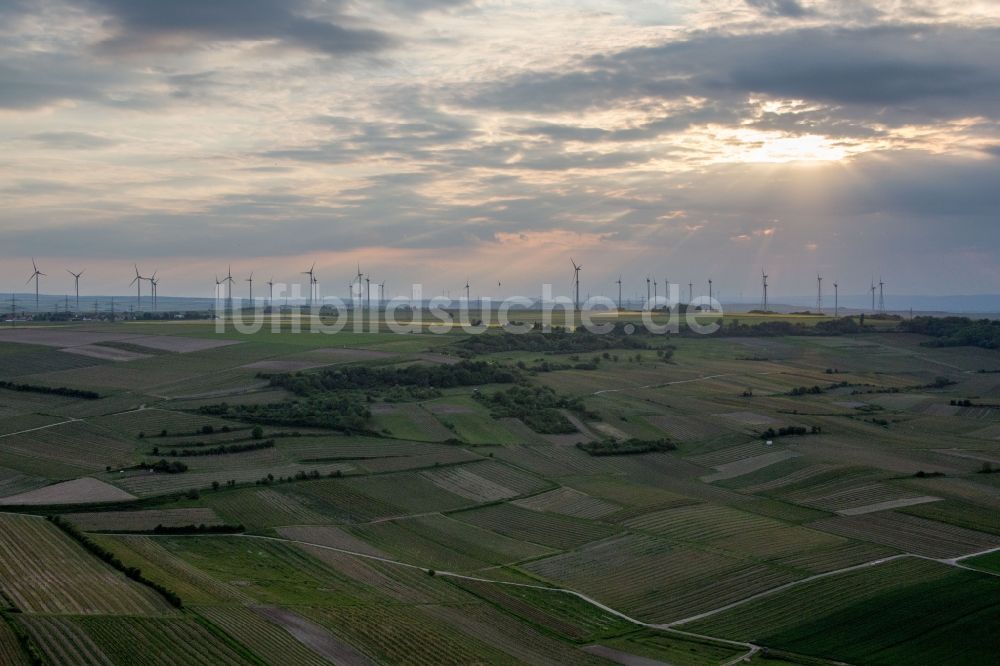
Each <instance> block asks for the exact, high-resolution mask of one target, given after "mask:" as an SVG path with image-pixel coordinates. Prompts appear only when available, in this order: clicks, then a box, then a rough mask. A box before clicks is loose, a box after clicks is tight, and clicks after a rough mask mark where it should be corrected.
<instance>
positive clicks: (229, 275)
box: [222, 265, 236, 312]
mask: <svg viewBox="0 0 1000 666" xmlns="http://www.w3.org/2000/svg"><path fill="white" fill-rule="evenodd" d="M222 281H223V282H228V283H229V286H228V287H227V288H226V307H227V308H228V309H229V311H230V312H232V311H233V285H234V284H236V280H234V279H233V267H232V265H230V266H229V267H228V269H227V271H226V277H224V278H222Z"/></svg>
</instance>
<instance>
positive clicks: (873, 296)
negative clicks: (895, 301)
mask: <svg viewBox="0 0 1000 666" xmlns="http://www.w3.org/2000/svg"><path fill="white" fill-rule="evenodd" d="M872 312H875V278H872Z"/></svg>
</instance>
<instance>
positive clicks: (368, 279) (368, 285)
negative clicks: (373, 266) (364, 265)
mask: <svg viewBox="0 0 1000 666" xmlns="http://www.w3.org/2000/svg"><path fill="white" fill-rule="evenodd" d="M365 301H366V308H365V309H367V310H369V311H370V310H371V309H372V276H371V275H366V276H365Z"/></svg>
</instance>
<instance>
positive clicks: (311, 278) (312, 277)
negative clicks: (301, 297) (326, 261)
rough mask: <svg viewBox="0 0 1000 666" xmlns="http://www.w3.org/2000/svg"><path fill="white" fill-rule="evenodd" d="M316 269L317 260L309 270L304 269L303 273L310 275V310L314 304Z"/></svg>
mask: <svg viewBox="0 0 1000 666" xmlns="http://www.w3.org/2000/svg"><path fill="white" fill-rule="evenodd" d="M315 270H316V262H315V261H314V262H313V265H312V266H310V267H309V270H307V271H302V274H303V275H308V276H309V309H310V310H312V304H313V280H314V279H315Z"/></svg>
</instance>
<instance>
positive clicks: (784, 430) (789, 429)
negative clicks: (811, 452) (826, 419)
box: [760, 426, 823, 439]
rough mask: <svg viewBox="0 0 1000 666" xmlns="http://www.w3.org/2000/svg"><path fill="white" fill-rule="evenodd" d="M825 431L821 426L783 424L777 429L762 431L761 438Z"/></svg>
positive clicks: (796, 435)
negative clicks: (809, 426) (807, 426)
mask: <svg viewBox="0 0 1000 666" xmlns="http://www.w3.org/2000/svg"><path fill="white" fill-rule="evenodd" d="M822 431H823V429H822V428H820V427H819V426H812V427H811V428H806V427H805V426H782V427H780V428H778V429H777V430H775V429H774V428H768V429H767V430H765V431H764V432H762V433H760V438H761V439H777V438H778V437H799V436H802V435H818V434H820V433H821V432H822Z"/></svg>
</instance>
